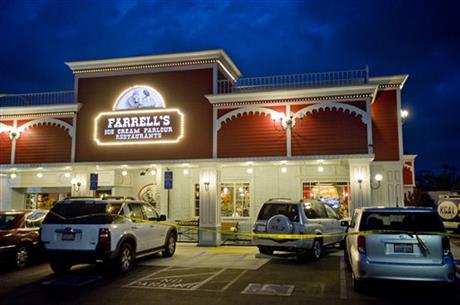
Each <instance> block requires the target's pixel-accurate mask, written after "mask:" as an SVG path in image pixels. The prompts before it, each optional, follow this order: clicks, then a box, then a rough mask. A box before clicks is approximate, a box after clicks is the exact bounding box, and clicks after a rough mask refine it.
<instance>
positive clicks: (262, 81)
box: [218, 67, 369, 94]
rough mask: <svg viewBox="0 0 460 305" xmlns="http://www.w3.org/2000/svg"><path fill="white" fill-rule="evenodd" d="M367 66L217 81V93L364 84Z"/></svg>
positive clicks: (367, 73) (366, 76) (367, 77)
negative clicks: (354, 68) (355, 68)
mask: <svg viewBox="0 0 460 305" xmlns="http://www.w3.org/2000/svg"><path fill="white" fill-rule="evenodd" d="M368 79H369V69H368V67H366V68H364V69H357V70H345V71H334V72H320V73H305V74H291V75H275V76H264V77H251V78H240V79H238V80H237V81H231V80H220V81H218V94H228V93H246V92H257V91H266V90H278V89H303V88H322V87H335V86H352V85H362V84H366V83H367V81H368Z"/></svg>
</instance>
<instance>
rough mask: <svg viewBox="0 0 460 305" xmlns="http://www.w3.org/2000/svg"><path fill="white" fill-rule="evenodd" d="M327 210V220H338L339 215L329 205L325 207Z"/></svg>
mask: <svg viewBox="0 0 460 305" xmlns="http://www.w3.org/2000/svg"><path fill="white" fill-rule="evenodd" d="M324 207H325V208H326V213H327V218H332V219H338V218H339V217H338V216H337V213H336V212H335V211H334V210H333V209H332V208H331V207H329V206H328V205H325V206H324Z"/></svg>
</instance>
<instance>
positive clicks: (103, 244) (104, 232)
mask: <svg viewBox="0 0 460 305" xmlns="http://www.w3.org/2000/svg"><path fill="white" fill-rule="evenodd" d="M97 245H98V248H99V249H110V230H109V229H108V228H99V241H98V244H97Z"/></svg>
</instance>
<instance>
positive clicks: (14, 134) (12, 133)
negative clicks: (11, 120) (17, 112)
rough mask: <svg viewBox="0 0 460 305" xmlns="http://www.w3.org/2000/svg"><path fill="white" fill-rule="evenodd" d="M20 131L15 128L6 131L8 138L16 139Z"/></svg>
mask: <svg viewBox="0 0 460 305" xmlns="http://www.w3.org/2000/svg"><path fill="white" fill-rule="evenodd" d="M20 134H21V133H20V132H19V130H18V129H17V128H14V127H13V128H11V129H10V132H9V133H8V136H9V138H10V140H16V139H17V138H19V135H20Z"/></svg>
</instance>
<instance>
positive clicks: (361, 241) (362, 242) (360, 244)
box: [358, 235, 366, 254]
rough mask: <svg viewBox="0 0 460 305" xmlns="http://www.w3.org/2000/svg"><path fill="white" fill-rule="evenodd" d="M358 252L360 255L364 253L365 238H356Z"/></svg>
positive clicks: (361, 236)
mask: <svg viewBox="0 0 460 305" xmlns="http://www.w3.org/2000/svg"><path fill="white" fill-rule="evenodd" d="M358 251H359V253H361V254H365V253H366V237H365V236H363V235H359V236H358Z"/></svg>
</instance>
